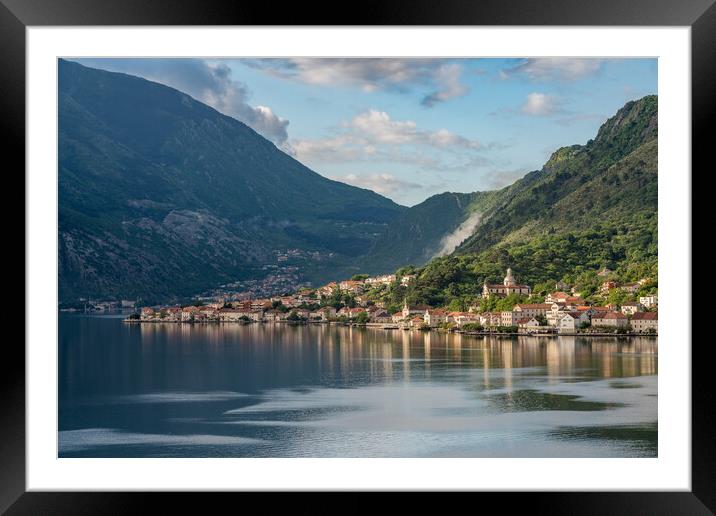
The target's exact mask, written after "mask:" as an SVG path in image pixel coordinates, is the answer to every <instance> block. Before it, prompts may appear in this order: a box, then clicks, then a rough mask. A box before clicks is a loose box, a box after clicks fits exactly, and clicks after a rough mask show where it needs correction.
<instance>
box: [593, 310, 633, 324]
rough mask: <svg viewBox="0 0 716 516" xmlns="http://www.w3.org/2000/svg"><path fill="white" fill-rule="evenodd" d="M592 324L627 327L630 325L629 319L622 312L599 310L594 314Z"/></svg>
mask: <svg viewBox="0 0 716 516" xmlns="http://www.w3.org/2000/svg"><path fill="white" fill-rule="evenodd" d="M592 326H611V327H614V328H626V327H627V326H629V319H627V316H626V315H624V314H623V313H621V312H599V313H597V314H595V315H593V316H592Z"/></svg>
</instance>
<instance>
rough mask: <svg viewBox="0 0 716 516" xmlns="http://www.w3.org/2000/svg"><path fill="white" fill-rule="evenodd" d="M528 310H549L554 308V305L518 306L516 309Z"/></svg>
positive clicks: (534, 304)
mask: <svg viewBox="0 0 716 516" xmlns="http://www.w3.org/2000/svg"><path fill="white" fill-rule="evenodd" d="M518 306H519V307H520V308H527V309H533V310H549V309H550V308H552V303H532V304H517V305H515V307H518Z"/></svg>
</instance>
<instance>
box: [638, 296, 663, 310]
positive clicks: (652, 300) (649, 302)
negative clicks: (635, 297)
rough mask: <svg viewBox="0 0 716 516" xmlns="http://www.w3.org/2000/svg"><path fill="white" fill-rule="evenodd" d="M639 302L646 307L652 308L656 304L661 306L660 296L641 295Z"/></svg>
mask: <svg viewBox="0 0 716 516" xmlns="http://www.w3.org/2000/svg"><path fill="white" fill-rule="evenodd" d="M639 302H640V303H641V304H642V305H643V306H645V307H646V308H652V307H655V306H659V297H658V296H641V297H640V298H639Z"/></svg>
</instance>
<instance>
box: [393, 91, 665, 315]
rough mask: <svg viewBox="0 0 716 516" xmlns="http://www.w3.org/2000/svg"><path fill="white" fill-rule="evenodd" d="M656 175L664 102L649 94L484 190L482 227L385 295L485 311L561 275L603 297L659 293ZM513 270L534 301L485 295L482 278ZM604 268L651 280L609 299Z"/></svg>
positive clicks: (543, 288)
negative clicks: (510, 180)
mask: <svg viewBox="0 0 716 516" xmlns="http://www.w3.org/2000/svg"><path fill="white" fill-rule="evenodd" d="M657 179H658V175H657V99H656V97H655V96H649V97H644V98H643V99H641V100H639V101H636V102H630V103H628V104H626V105H625V106H624V107H623V108H622V109H620V110H619V112H618V113H617V114H616V115H615V116H614V117H612V118H610V119H609V120H608V121H607V122H606V123H605V124H604V125H603V126H602V128H601V129H600V130H599V133H598V135H597V138H596V139H595V140H592V141H590V142H588V143H587V145H584V146H580V145H574V146H571V147H565V148H562V149H559V150H558V151H556V152H555V153H554V154H553V155H552V157H551V158H550V160H549V161H548V162H547V163H546V164H545V166H544V167H543V169H542V170H541V171H539V172H533V173H530V174H528V175H527V176H525V177H524V178H522V179H521V180H519V181H517V182H516V183H515V184H513V185H511V186H509V187H506V188H504V189H503V190H500V191H498V192H494V193H493V194H492V195H491V196H482V197H481V202H482V203H483V209H484V216H483V223H482V224H480V225H479V226H478V227H477V228H476V230H475V232H474V233H473V235H472V236H471V237H470V238H468V239H467V240H466V241H465V242H464V243H463V244H462V245H461V246H460V247H459V248H458V249H457V250H456V252H455V253H453V254H452V255H450V256H445V257H440V258H435V259H433V260H432V261H430V262H429V263H428V264H427V265H425V266H423V267H419V268H415V267H411V268H410V273H412V274H417V278H416V280H415V281H414V282H411V283H410V285H409V286H408V287H396V286H391V289H390V290H389V291H388V292H387V293H386V294H385V295H384V296H383V300H385V301H386V302H388V303H390V306H391V307H396V306H397V305H399V304H400V302H401V301H402V299H403V298H407V299H408V302H409V303H411V304H421V303H425V304H429V305H432V306H444V307H446V308H448V309H450V310H465V309H466V308H467V307H469V306H472V305H475V303H476V302H478V301H479V304H480V308H481V309H482V310H490V311H499V310H509V309H511V307H512V306H513V305H514V304H516V303H520V302H529V303H536V302H541V301H543V299H544V296H545V295H546V294H547V293H549V292H552V291H553V290H554V286H555V283H556V282H557V281H560V280H562V281H564V282H565V283H566V284H569V285H573V286H574V287H575V289H576V290H577V292H578V293H581V294H582V296H583V297H585V298H587V299H592V300H595V301H600V302H613V303H616V304H619V303H622V302H624V301H627V300H633V299H636V298H637V297H638V296H639V295H647V294H651V293H654V292H656V290H657V288H658V284H657V281H656V278H657V277H658V275H657V253H658V238H657V237H658V230H657ZM406 215H407V213H406V214H403V217H405V216H406ZM435 218H437V216H436V217H435ZM508 267H511V268H512V269H513V271H514V273H515V275H516V277H517V278H518V279H519V281H520V282H522V283H527V284H529V285H532V286H533V287H534V292H533V295H532V297H530V298H529V299H528V298H525V297H521V296H509V297H508V298H505V299H500V298H489V299H486V300H481V299H480V295H481V292H482V284H483V282H485V281H487V282H488V283H492V282H497V281H500V279H501V278H502V277H503V276H504V271H505V269H507V268H508ZM604 267H607V268H609V269H611V270H613V271H614V272H613V274H612V275H611V276H610V279H613V280H615V281H617V282H619V283H626V282H635V281H638V280H640V279H644V278H648V279H649V280H650V281H649V282H648V283H646V284H645V285H644V286H642V287H641V288H640V290H639V292H637V293H636V294H633V295H632V294H627V293H626V292H624V291H622V290H619V289H615V290H612V291H611V292H610V293H609V296H608V297H607V298H606V299H604V298H602V297H601V296H600V295H599V289H600V286H601V284H602V282H603V281H604V279H605V278H602V277H599V276H598V275H597V272H598V271H599V270H601V269H602V268H604ZM399 272H400V271H399Z"/></svg>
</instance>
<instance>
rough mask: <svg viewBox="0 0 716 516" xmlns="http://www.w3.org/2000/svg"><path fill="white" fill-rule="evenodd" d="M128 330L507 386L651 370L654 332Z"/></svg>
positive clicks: (338, 368) (178, 345)
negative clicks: (462, 373) (448, 372)
mask: <svg viewBox="0 0 716 516" xmlns="http://www.w3.org/2000/svg"><path fill="white" fill-rule="evenodd" d="M131 331H133V332H134V331H139V332H141V339H142V346H155V345H156V346H164V345H167V344H166V343H168V342H171V346H172V348H174V349H175V351H177V352H179V353H181V354H183V353H184V352H186V353H187V354H191V353H192V352H193V350H195V347H194V346H195V343H196V342H197V341H202V342H206V343H208V346H209V348H210V351H215V352H216V353H219V354H223V353H228V349H229V348H231V347H232V346H235V345H240V346H241V350H242V351H241V352H242V354H246V356H247V357H252V358H253V357H254V355H255V357H256V358H258V357H260V356H265V357H271V362H272V364H273V365H274V366H275V367H277V368H279V369H281V368H291V367H292V365H293V366H296V367H313V366H315V367H318V368H319V369H320V370H322V371H324V372H325V374H327V375H330V376H342V377H343V378H345V379H346V381H349V380H351V381H353V380H354V378H353V379H351V378H350V377H351V376H352V375H359V376H360V377H361V378H363V379H364V380H366V381H374V380H377V379H388V380H390V379H394V380H404V381H407V380H409V379H410V380H413V381H414V380H416V379H420V378H421V375H422V376H424V377H426V378H429V377H431V375H432V374H433V373H434V370H435V369H440V368H441V364H450V365H451V366H452V367H455V366H457V367H464V368H465V370H466V371H473V370H474V371H473V372H474V373H475V375H476V376H475V378H474V380H475V381H476V382H477V383H480V384H482V385H483V386H484V387H485V388H497V387H511V384H512V381H513V380H514V379H515V378H516V377H517V376H520V377H524V376H525V375H530V374H532V373H534V374H536V375H538V376H544V374H545V371H546V376H547V377H548V379H549V380H550V381H555V382H557V381H564V380H566V379H569V378H580V377H584V378H594V377H601V378H612V377H613V378H621V377H632V376H644V375H656V374H657V355H658V343H657V342H658V341H657V338H655V337H599V338H595V337H580V336H559V337H554V338H550V339H545V338H540V337H533V336H524V337H513V338H505V337H496V336H479V337H478V336H472V335H463V334H459V333H438V332H402V331H392V332H385V331H382V330H380V329H373V328H363V327H351V326H328V325H303V326H290V325H176V324H175V325H172V324H161V325H159V324H149V325H138V326H137V327H133V328H132V330H131ZM306 364H312V365H308V366H307V365H306ZM272 367H273V366H272ZM529 368H544V371H539V372H534V371H533V372H531V371H530V369H529ZM497 369H499V370H501V371H500V374H499V376H497V377H494V376H492V375H491V374H490V371H491V370H497ZM294 372H295V371H294ZM496 382H499V385H498V383H496Z"/></svg>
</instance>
